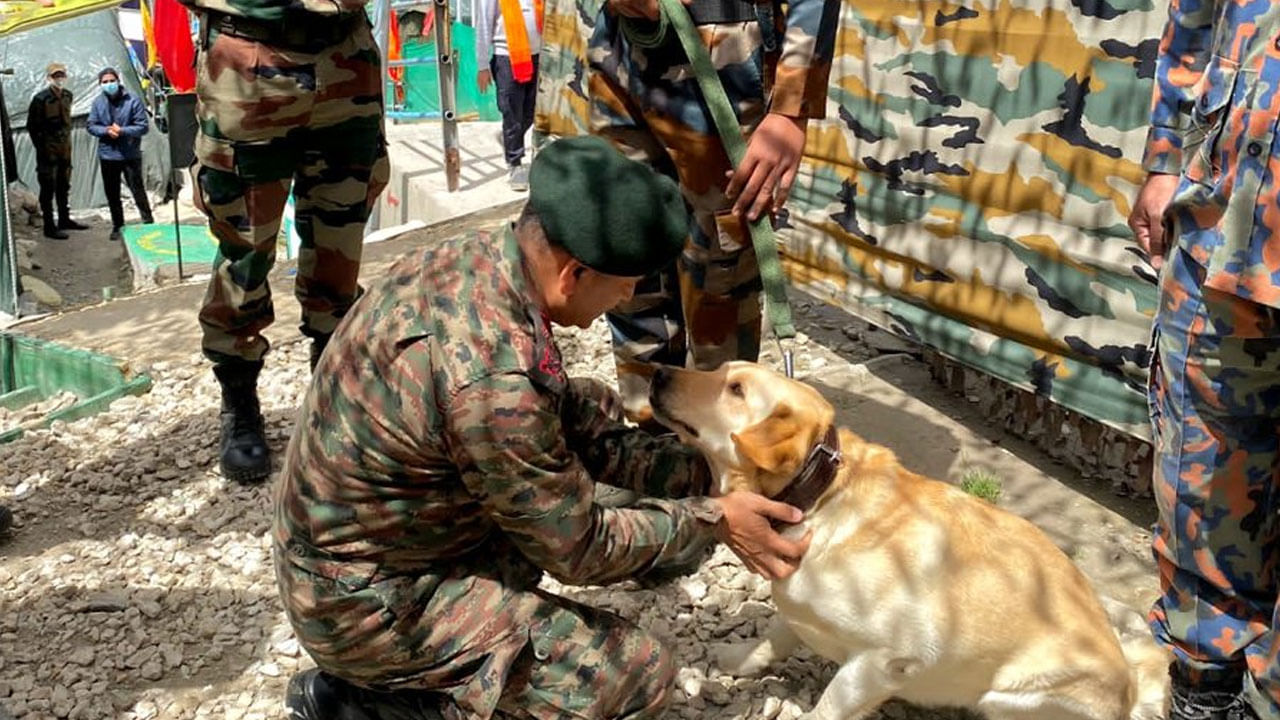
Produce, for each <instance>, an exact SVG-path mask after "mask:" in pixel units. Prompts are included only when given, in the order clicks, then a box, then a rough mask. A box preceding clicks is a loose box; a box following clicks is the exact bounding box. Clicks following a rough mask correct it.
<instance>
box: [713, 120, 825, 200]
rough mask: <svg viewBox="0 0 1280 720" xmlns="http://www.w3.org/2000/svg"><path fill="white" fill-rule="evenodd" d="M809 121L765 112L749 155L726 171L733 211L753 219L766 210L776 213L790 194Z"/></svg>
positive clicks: (750, 143) (748, 151)
mask: <svg viewBox="0 0 1280 720" xmlns="http://www.w3.org/2000/svg"><path fill="white" fill-rule="evenodd" d="M807 123H808V121H807V120H804V119H803V118H793V117H789V116H786V115H779V114H777V113H769V114H768V115H765V118H764V120H762V121H761V122H760V126H759V127H757V128H756V131H755V132H753V133H751V141H750V142H749V143H747V154H746V155H744V156H743V157H742V162H741V163H740V164H739V165H738V167H737V169H735V170H733V171H731V172H729V173H726V175H727V176H728V178H729V187H728V189H727V190H726V194H727V195H728V196H729V199H730V200H733V201H734V203H733V211H734V212H735V213H737V214H738V215H739V216H743V215H744V214H745V215H746V218H747V220H751V221H754V220H755V219H756V218H758V217H760V214H761V213H763V212H765V211H771V212H777V211H779V210H781V209H782V206H783V205H784V204H786V202H787V196H788V195H790V194H791V184H792V183H794V182H795V181H796V171H797V170H798V169H799V168H800V156H801V154H803V153H804V131H805V126H806V124H807Z"/></svg>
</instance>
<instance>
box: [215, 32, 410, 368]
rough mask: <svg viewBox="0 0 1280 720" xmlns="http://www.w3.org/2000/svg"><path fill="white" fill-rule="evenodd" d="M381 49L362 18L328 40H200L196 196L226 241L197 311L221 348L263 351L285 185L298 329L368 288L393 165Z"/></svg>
mask: <svg viewBox="0 0 1280 720" xmlns="http://www.w3.org/2000/svg"><path fill="white" fill-rule="evenodd" d="M379 58H380V56H379V53H378V47H377V45H376V44H375V43H374V40H373V36H372V34H371V33H370V30H369V26H368V23H367V22H361V23H359V24H357V25H355V26H354V30H353V32H352V33H351V34H350V35H349V36H348V37H347V38H346V39H345V40H342V41H341V42H339V43H338V44H336V45H333V46H331V47H329V48H326V49H324V50H322V51H319V52H300V51H294V50H286V49H282V48H278V47H273V46H269V45H266V44H263V43H260V42H256V41H253V40H249V39H245V38H241V37H237V36H232V35H226V34H220V33H218V32H217V31H216V30H213V31H210V32H209V33H208V38H207V40H206V41H204V42H203V43H202V45H201V50H200V53H199V58H198V61H197V73H196V95H197V99H198V104H197V111H196V112H197V117H198V120H199V125H200V132H199V135H198V136H197V138H196V159H197V165H196V169H195V189H196V192H195V196H196V198H197V204H198V205H199V207H200V209H201V210H202V211H203V212H204V213H205V215H206V216H207V217H208V219H209V228H210V231H211V232H212V233H213V235H214V237H215V238H217V241H218V256H217V258H216V259H215V261H214V266H213V277H212V278H211V279H210V281H209V287H208V291H207V292H206V294H205V299H204V305H203V307H202V308H201V310H200V324H201V326H202V327H203V329H204V343H203V345H204V351H205V354H206V355H207V356H208V357H209V358H210V359H212V360H213V361H215V362H222V361H225V360H228V359H236V358H240V359H244V360H250V361H256V360H260V359H261V358H262V356H263V355H264V354H265V353H266V352H267V349H268V344H267V340H266V339H265V338H264V337H263V336H262V331H263V329H264V328H266V327H267V326H268V325H270V324H271V322H272V321H273V320H274V318H275V315H274V309H273V306H272V301H271V288H270V286H269V285H268V283H267V274H268V272H270V270H271V267H272V265H273V264H274V263H275V256H276V243H277V234H278V233H279V230H280V223H281V218H282V216H283V213H284V209H285V204H286V201H287V200H288V196H289V192H290V188H292V190H293V195H294V203H295V226H296V229H297V232H298V236H299V238H300V241H301V242H300V247H299V252H298V274H297V278H296V280H295V284H294V291H295V294H296V296H297V298H298V302H299V304H300V305H301V306H302V332H303V333H304V334H306V335H308V336H311V337H323V336H327V335H329V334H331V333H332V332H333V330H334V328H335V327H336V326H337V324H338V321H339V320H341V319H342V317H343V315H344V314H345V313H346V312H347V310H348V308H350V307H351V304H352V303H353V302H354V301H355V299H356V297H357V296H358V295H359V293H360V287H359V285H358V283H357V277H358V275H359V271H360V255H361V251H362V249H363V239H364V226H365V222H366V221H367V220H368V218H369V214H370V212H371V211H372V208H373V205H374V202H375V201H376V200H377V197H378V194H379V193H381V192H382V189H383V188H384V187H385V186H386V184H387V179H388V174H389V171H390V165H389V163H388V161H387V151H386V142H385V138H384V135H383V119H382V118H383V113H382V85H381V82H380V80H379V77H380V74H381V61H380V59H379Z"/></svg>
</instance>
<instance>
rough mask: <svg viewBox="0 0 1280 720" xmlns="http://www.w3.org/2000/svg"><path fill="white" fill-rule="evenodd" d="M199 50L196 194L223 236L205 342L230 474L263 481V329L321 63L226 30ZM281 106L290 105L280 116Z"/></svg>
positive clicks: (205, 312) (203, 317) (206, 306)
mask: <svg viewBox="0 0 1280 720" xmlns="http://www.w3.org/2000/svg"><path fill="white" fill-rule="evenodd" d="M197 58H198V59H197V69H196V94H197V96H198V97H199V103H198V104H197V109H196V112H197V115H198V116H199V117H198V119H199V134H198V136H197V138H196V159H197V169H196V173H195V191H194V196H195V200H196V204H197V206H198V207H199V208H200V210H201V211H202V212H204V214H205V216H206V217H207V218H208V220H209V230H210V232H211V233H212V234H213V236H214V238H215V239H216V240H217V242H218V255H217V256H216V259H215V261H214V267H213V274H212V276H211V277H210V279H209V285H208V290H207V291H206V293H205V298H204V303H203V305H202V306H201V308H200V313H199V321H200V325H201V327H202V329H203V331H204V337H203V342H202V347H203V350H204V354H205V356H206V357H208V358H209V359H210V360H211V361H212V362H213V364H214V366H213V372H214V375H215V376H216V377H217V378H218V382H219V384H220V385H221V388H222V413H221V418H220V420H221V423H222V433H221V442H220V455H221V462H220V464H221V468H222V472H223V476H224V477H226V478H228V479H230V480H234V481H236V482H241V483H253V482H259V481H261V480H264V479H266V477H267V476H268V475H269V474H270V472H271V457H270V455H271V454H270V450H269V448H268V447H267V444H266V435H265V431H264V427H263V418H262V413H261V409H260V406H259V402H258V393H257V381H258V374H259V372H260V371H261V369H262V358H263V356H264V355H265V354H266V353H267V350H268V348H269V344H268V342H267V339H266V338H265V337H263V335H262V331H263V330H264V329H265V328H267V327H268V326H269V325H270V324H271V323H272V321H273V320H274V319H275V315H274V312H273V308H272V304H271V288H270V286H269V285H268V283H267V275H268V273H269V272H270V271H271V267H272V265H273V264H274V263H275V252H276V236H277V233H278V232H279V229H280V221H281V216H282V214H283V212H284V207H285V201H286V199H287V198H288V195H289V188H290V185H291V184H292V182H293V175H294V172H295V170H296V168H297V166H298V164H299V162H300V160H301V156H300V152H299V150H298V148H297V146H296V143H295V142H294V141H293V139H292V138H291V137H290V132H289V131H290V130H291V129H292V127H293V126H294V125H296V124H297V123H298V122H299V120H298V118H299V117H304V118H305V110H306V109H307V108H308V107H309V105H310V103H311V102H312V97H313V96H314V89H313V88H314V70H313V69H312V64H311V63H309V62H298V61H297V60H296V56H295V55H293V54H283V53H279V52H277V51H276V50H274V49H273V48H271V47H269V46H266V45H264V44H262V43H257V42H254V41H252V40H247V39H244V38H238V37H233V36H230V35H223V34H220V33H218V32H217V31H216V30H210V31H209V33H208V39H207V44H205V46H204V47H202V49H201V52H200V53H199V54H198V56H197ZM265 67H276V68H278V69H280V72H276V73H266V72H264V71H263V68H265ZM210 68H217V72H216V73H215V72H212V71H211V69H210ZM246 78H248V79H246ZM280 107H289V108H290V110H289V112H288V114H287V115H283V116H280V115H278V113H279V112H280V111H278V110H277V108H280Z"/></svg>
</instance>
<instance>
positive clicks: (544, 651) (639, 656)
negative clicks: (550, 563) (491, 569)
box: [498, 595, 676, 720]
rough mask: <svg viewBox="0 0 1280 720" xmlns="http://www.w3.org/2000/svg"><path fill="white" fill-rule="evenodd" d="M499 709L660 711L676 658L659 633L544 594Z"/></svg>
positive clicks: (552, 714) (584, 713) (516, 713)
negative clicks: (527, 644) (543, 607)
mask: <svg viewBox="0 0 1280 720" xmlns="http://www.w3.org/2000/svg"><path fill="white" fill-rule="evenodd" d="M546 598H547V603H548V604H549V605H550V606H551V609H550V611H549V612H547V613H546V614H545V617H543V618H541V619H540V622H538V623H536V624H535V625H534V626H533V627H532V628H531V629H530V631H529V638H530V647H528V648H526V650H525V651H524V652H523V653H522V654H521V655H520V657H519V658H518V659H517V660H516V663H515V666H514V667H513V668H512V671H511V676H510V678H509V679H508V680H507V685H506V688H505V689H504V691H503V693H502V698H501V699H500V700H499V701H498V710H499V711H501V712H503V713H504V714H506V715H508V716H511V717H517V718H530V719H532V720H556V719H559V718H565V717H584V718H586V717H589V718H635V719H636V720H639V719H641V718H656V717H660V716H661V714H662V710H663V708H664V707H665V706H666V703H667V698H668V696H669V695H670V693H671V687H672V685H673V683H674V681H675V673H676V667H675V659H674V658H673V657H672V655H671V652H670V651H669V650H667V649H666V648H665V647H663V645H662V643H661V642H659V641H658V639H657V638H655V637H653V636H652V635H649V634H648V633H646V632H644V631H643V630H641V629H640V628H638V627H636V626H635V625H633V624H632V623H630V622H628V621H626V620H624V619H622V618H620V617H618V616H617V615H614V614H613V613H610V612H606V611H604V610H598V609H596V608H593V607H589V606H586V605H580V604H578V603H574V602H571V601H569V600H565V599H563V598H559V597H555V596H552V595H547V596H546Z"/></svg>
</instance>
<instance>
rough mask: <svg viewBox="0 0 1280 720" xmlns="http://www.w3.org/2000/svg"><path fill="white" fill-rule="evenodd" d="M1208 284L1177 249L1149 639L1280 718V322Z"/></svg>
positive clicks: (1162, 353) (1157, 409)
mask: <svg viewBox="0 0 1280 720" xmlns="http://www.w3.org/2000/svg"><path fill="white" fill-rule="evenodd" d="M1204 278H1205V270H1204V267H1203V266H1201V265H1199V264H1198V263H1196V262H1195V261H1194V260H1192V259H1191V257H1190V256H1189V255H1188V254H1187V253H1186V251H1183V250H1180V249H1175V250H1173V251H1172V252H1171V253H1170V258H1169V261H1168V262H1167V263H1166V265H1165V267H1164V269H1163V271H1162V273H1161V286H1160V306H1159V309H1158V312H1157V315H1156V322H1155V339H1154V341H1153V347H1155V348H1156V358H1155V361H1154V363H1153V366H1152V368H1151V383H1150V398H1149V399H1150V406H1151V414H1152V427H1153V433H1154V441H1155V449H1156V463H1155V475H1154V478H1153V489H1154V492H1155V496H1156V502H1157V506H1158V508H1159V521H1158V523H1157V527H1156V534H1155V538H1154V544H1153V549H1154V553H1155V558H1156V562H1157V565H1158V567H1159V571H1160V583H1161V588H1162V594H1161V596H1160V598H1159V599H1158V600H1157V601H1156V603H1155V606H1154V607H1153V609H1152V611H1151V616H1150V620H1151V627H1152V631H1153V633H1154V635H1155V637H1156V639H1157V640H1158V641H1160V642H1162V643H1163V644H1164V645H1166V646H1167V647H1169V648H1170V649H1171V650H1172V651H1173V652H1174V653H1175V655H1176V656H1177V658H1178V661H1179V663H1180V664H1181V665H1182V666H1183V667H1184V668H1186V669H1187V670H1189V671H1190V673H1191V675H1192V677H1193V679H1194V678H1197V677H1198V678H1200V680H1201V681H1204V682H1215V683H1216V682H1222V681H1225V682H1230V683H1234V682H1235V681H1236V680H1237V678H1241V676H1243V678H1242V682H1243V687H1244V688H1245V690H1246V692H1247V693H1248V695H1249V697H1250V699H1251V701H1252V704H1253V706H1254V708H1255V709H1257V711H1258V712H1259V714H1260V716H1262V717H1264V718H1280V663H1277V651H1278V650H1280V642H1277V638H1278V636H1277V633H1276V628H1277V627H1280V607H1278V606H1277V603H1276V600H1277V594H1278V592H1280V588H1278V586H1277V576H1276V572H1277V559H1280V555H1278V554H1277V552H1278V551H1280V523H1278V521H1277V510H1280V482H1278V479H1280V464H1278V463H1280V309H1276V308H1272V307H1268V306H1265V305H1260V304H1257V303H1254V302H1251V301H1248V300H1245V299H1243V298H1240V297H1238V296H1236V295H1231V294H1227V293H1223V292H1220V291H1217V290H1213V289H1211V288H1206V287H1204V286H1203V283H1204Z"/></svg>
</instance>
